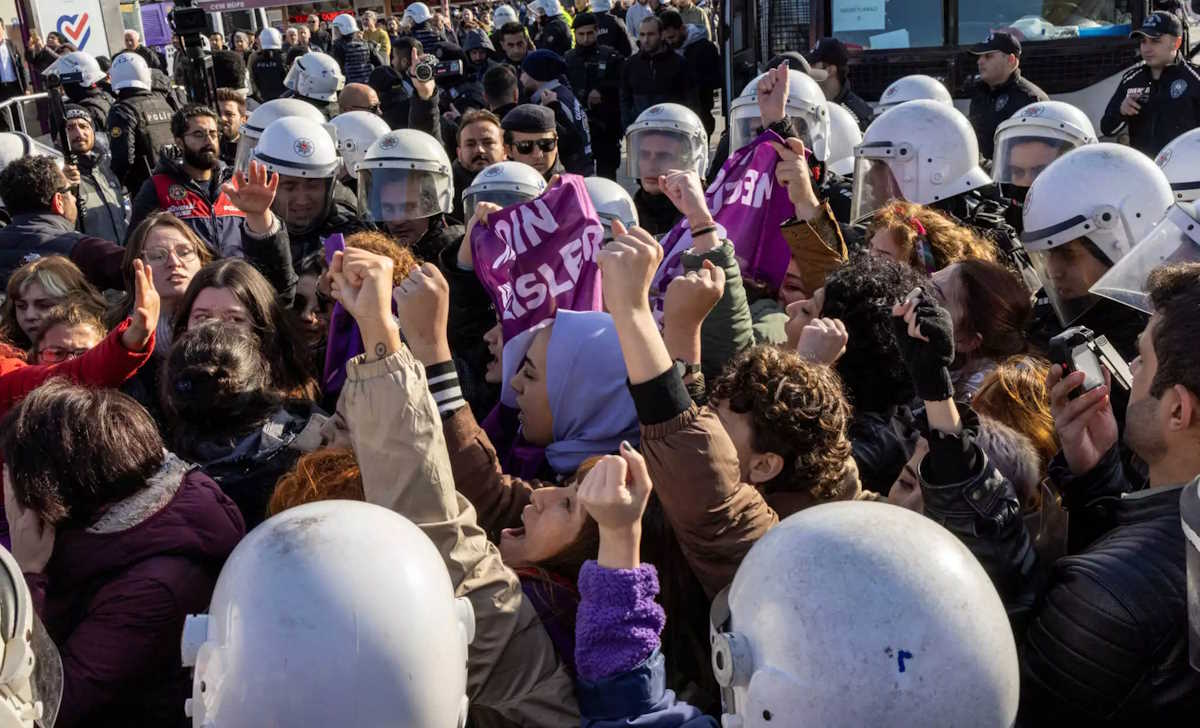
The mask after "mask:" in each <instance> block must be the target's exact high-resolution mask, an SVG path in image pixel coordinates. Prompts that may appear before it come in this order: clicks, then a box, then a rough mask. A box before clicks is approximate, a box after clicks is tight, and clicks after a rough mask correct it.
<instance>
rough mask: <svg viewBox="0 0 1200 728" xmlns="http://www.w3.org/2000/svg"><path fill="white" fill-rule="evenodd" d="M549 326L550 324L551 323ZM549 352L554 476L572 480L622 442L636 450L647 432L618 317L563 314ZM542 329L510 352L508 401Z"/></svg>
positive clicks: (519, 338)
mask: <svg viewBox="0 0 1200 728" xmlns="http://www.w3.org/2000/svg"><path fill="white" fill-rule="evenodd" d="M547 323H549V322H547ZM553 324H554V328H553V329H551V332H550V343H549V346H548V347H547V350H546V389H547V392H548V394H549V398H550V413H551V415H553V417H554V442H552V443H550V445H549V446H548V447H547V448H546V459H547V460H548V461H549V462H550V466H551V467H552V468H554V472H556V473H559V474H561V475H570V474H571V473H574V472H575V471H576V470H578V469H579V466H580V465H581V464H583V461H584V460H587V459H588V458H590V457H594V456H597V455H611V454H613V453H615V452H617V450H618V448H619V446H620V444H621V441H622V440H628V441H629V442H630V443H633V444H636V443H637V442H638V440H639V438H640V433H641V430H640V429H639V427H638V419H637V411H636V410H635V409H634V406H633V397H632V396H630V394H629V389H628V388H627V386H626V380H627V378H628V374H627V373H626V371H625V359H624V357H623V356H622V355H621V344H620V342H619V341H618V340H617V330H616V328H615V327H614V326H613V320H612V316H610V315H608V314H606V313H600V312H596V311H565V310H559V311H558V313H557V314H556V315H555V318H554V320H553ZM541 328H543V326H536V327H534V328H532V329H530V330H528V331H526V332H524V333H522V334H521V335H520V336H517V337H515V338H514V339H513V340H512V342H511V346H510V345H508V344H506V345H505V347H504V382H505V384H504V395H505V396H504V397H502V399H503V400H506V401H507V402H508V403H510V404H515V393H514V392H513V391H512V388H511V387H510V386H509V385H508V382H510V381H511V380H512V376H513V375H514V374H515V373H516V371H517V369H518V368H519V366H520V362H521V361H522V360H523V359H524V358H525V354H526V352H527V351H528V350H529V344H530V342H531V341H532V340H533V335H534V334H536V333H537V331H539V330H540V329H541Z"/></svg>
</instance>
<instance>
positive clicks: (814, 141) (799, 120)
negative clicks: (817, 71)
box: [729, 69, 829, 162]
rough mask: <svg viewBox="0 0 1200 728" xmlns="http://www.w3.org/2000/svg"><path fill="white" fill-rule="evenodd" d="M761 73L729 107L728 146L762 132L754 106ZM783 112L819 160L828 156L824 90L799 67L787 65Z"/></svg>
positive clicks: (743, 143) (731, 147) (737, 146)
mask: <svg viewBox="0 0 1200 728" xmlns="http://www.w3.org/2000/svg"><path fill="white" fill-rule="evenodd" d="M765 75H766V74H761V75H759V76H757V77H755V78H754V80H752V81H751V82H750V83H748V84H746V88H744V89H742V94H741V95H740V96H738V97H737V98H736V99H734V101H733V103H732V104H731V105H730V108H729V150H730V151H731V152H732V151H734V150H737V149H741V148H742V147H744V146H746V145H747V144H749V143H750V142H752V141H754V138H755V137H757V136H758V135H759V134H761V133H762V130H763V124H762V119H761V118H760V116H759V110H758V82H759V81H760V80H762V77H763V76H765ZM786 110H787V115H788V116H789V117H790V118H791V120H792V126H794V127H795V131H796V134H797V135H799V137H800V138H801V139H803V140H804V145H805V146H806V147H808V148H809V149H811V150H812V152H813V154H814V155H815V156H816V158H817V159H819V160H821V161H822V162H824V161H827V160H828V159H829V111H828V109H827V108H826V106H825V93H824V92H823V91H821V87H820V86H819V85H818V84H817V82H816V81H814V80H813V78H812V76H809V75H808V74H806V73H803V72H802V71H793V70H791V69H788V97H787V106H786Z"/></svg>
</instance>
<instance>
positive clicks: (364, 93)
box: [338, 83, 383, 115]
mask: <svg viewBox="0 0 1200 728" xmlns="http://www.w3.org/2000/svg"><path fill="white" fill-rule="evenodd" d="M338 108H340V109H341V110H342V113H343V114H344V113H346V112H347V111H368V112H370V113H372V114H375V115H381V114H382V113H383V109H382V108H381V107H380V105H379V94H378V93H376V91H375V89H373V88H371V87H370V86H368V85H367V84H365V83H348V84H346V88H344V89H342V93H341V95H340V96H338Z"/></svg>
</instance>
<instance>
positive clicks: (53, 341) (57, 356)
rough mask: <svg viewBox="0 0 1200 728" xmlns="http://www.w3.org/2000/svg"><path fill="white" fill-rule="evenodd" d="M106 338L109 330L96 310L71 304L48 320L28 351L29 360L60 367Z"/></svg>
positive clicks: (57, 310) (61, 307)
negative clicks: (59, 365)
mask: <svg viewBox="0 0 1200 728" xmlns="http://www.w3.org/2000/svg"><path fill="white" fill-rule="evenodd" d="M105 336H108V327H107V326H105V325H104V322H103V321H101V320H100V316H98V315H97V314H96V311H95V310H94V309H92V308H89V307H87V306H84V305H81V304H79V303H77V302H70V303H67V304H65V305H63V306H59V307H58V308H55V309H54V310H52V311H51V312H50V315H48V316H47V317H46V320H45V325H44V326H43V327H42V333H41V335H39V336H38V337H37V339H36V340H35V341H34V342H33V348H32V349H31V350H30V351H29V360H30V361H31V362H34V363H36V364H61V363H62V362H64V361H67V360H69V359H75V358H76V357H80V356H83V355H84V354H85V353H86V352H87V351H88V349H91V348H92V347H94V346H96V345H97V344H99V343H100V342H101V341H103V340H104V337H105Z"/></svg>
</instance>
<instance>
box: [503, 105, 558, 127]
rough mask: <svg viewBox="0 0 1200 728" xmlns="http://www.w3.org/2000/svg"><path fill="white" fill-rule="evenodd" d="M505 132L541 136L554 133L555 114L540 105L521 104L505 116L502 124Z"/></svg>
mask: <svg viewBox="0 0 1200 728" xmlns="http://www.w3.org/2000/svg"><path fill="white" fill-rule="evenodd" d="M500 128H501V129H503V130H504V131H519V132H524V133H526V134H541V133H544V132H548V131H554V130H555V129H556V128H557V127H556V126H555V123H554V112H553V111H551V110H550V109H548V108H546V107H545V106H541V105H540V104H521V105H520V106H517V107H516V108H514V109H513V110H512V111H510V112H508V113H507V114H505V115H504V119H503V120H502V121H501V122H500Z"/></svg>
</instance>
